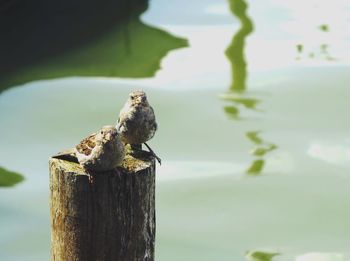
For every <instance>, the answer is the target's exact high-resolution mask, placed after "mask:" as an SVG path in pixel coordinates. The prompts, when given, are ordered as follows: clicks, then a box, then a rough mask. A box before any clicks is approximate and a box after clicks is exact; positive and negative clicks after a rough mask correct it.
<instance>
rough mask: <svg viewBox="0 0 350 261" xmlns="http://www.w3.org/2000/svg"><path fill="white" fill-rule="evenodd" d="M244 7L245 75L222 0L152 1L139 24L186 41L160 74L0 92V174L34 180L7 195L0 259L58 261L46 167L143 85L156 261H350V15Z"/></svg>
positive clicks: (338, 6)
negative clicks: (268, 254) (150, 127)
mask: <svg viewBox="0 0 350 261" xmlns="http://www.w3.org/2000/svg"><path fill="white" fill-rule="evenodd" d="M237 2H242V1H238V0H237ZM232 3H234V2H232ZM248 4H249V5H248V9H247V12H246V13H245V16H247V17H248V18H249V19H251V22H252V23H253V25H254V31H253V32H251V33H250V34H244V35H243V42H244V43H245V44H244V45H243V48H241V49H239V48H238V50H239V52H238V51H237V54H235V55H236V56H235V55H233V57H237V55H238V57H241V58H242V59H243V64H246V66H242V61H241V63H239V62H238V63H236V61H237V60H238V61H239V59H237V58H236V59H230V58H232V55H231V56H230V54H229V52H228V51H226V50H228V48H229V47H230V46H231V48H232V46H233V45H232V42H233V39H234V38H235V37H236V39H237V35H238V34H237V33H239V31H240V28H241V25H240V23H239V21H238V19H237V18H235V17H234V16H233V15H232V13H231V11H230V9H229V4H228V3H227V2H226V1H209V0H206V1H191V2H190V3H187V2H186V1H176V3H175V2H172V3H168V2H165V1H162V0H154V1H152V2H151V6H150V8H149V10H148V11H147V13H146V14H144V15H143V17H142V20H143V21H145V22H146V23H149V24H153V25H157V26H158V27H160V28H162V29H164V30H167V31H169V32H171V33H172V34H174V35H178V36H181V37H184V38H187V39H188V42H189V47H188V48H184V49H180V50H176V51H173V52H171V53H169V54H168V55H167V56H166V58H165V59H164V60H162V63H161V65H160V67H161V69H160V70H159V71H158V72H157V73H156V75H155V77H153V78H147V79H133V78H123V79H122V78H101V77H97V78H83V77H75V78H66V79H55V80H48V81H36V82H32V83H28V84H25V85H23V86H20V87H18V88H12V89H10V90H8V91H6V92H3V93H2V94H1V95H0V118H1V126H2V127H1V129H0V134H1V135H0V137H1V145H2V146H1V149H0V159H1V161H0V165H1V166H2V167H4V168H6V169H9V170H12V171H15V172H18V173H21V174H23V176H24V177H25V181H24V182H22V183H19V184H18V185H16V186H15V187H14V188H7V189H5V188H2V189H1V190H0V195H1V197H0V213H1V218H0V227H1V236H0V246H1V247H0V259H1V260H24V259H25V260H47V259H49V241H50V238H49V237H50V234H49V233H50V231H49V210H48V170H47V169H48V166H47V159H48V157H49V156H50V155H52V154H53V153H55V152H57V151H59V150H61V149H64V148H68V147H71V146H72V145H73V144H75V143H76V142H77V141H79V140H80V139H81V138H83V137H84V136H86V135H87V134H89V133H90V132H93V131H95V130H97V129H98V128H99V127H100V126H102V125H105V124H112V123H114V122H115V121H116V120H117V113H118V111H119V109H120V108H121V107H122V105H123V103H124V100H125V99H126V97H127V94H128V92H129V91H130V90H132V89H135V88H143V89H144V90H146V92H147V93H148V96H149V100H150V102H151V103H152V105H153V107H154V109H155V111H156V113H157V118H158V121H159V124H160V129H159V132H158V133H157V135H156V137H155V138H154V139H153V140H152V141H151V142H150V144H151V145H152V147H153V148H154V149H155V150H156V152H157V154H159V155H160V156H161V157H162V159H163V161H164V164H163V165H162V166H160V167H158V169H157V195H156V199H157V202H156V204H157V242H156V243H157V248H156V256H157V260H245V258H244V255H245V253H246V251H248V250H255V249H266V250H270V251H277V252H280V253H281V255H280V256H276V257H275V258H274V259H273V260H297V261H301V260H302V261H305V260H308V261H310V260H319V261H320V260H328V261H329V260H334V261H338V260H349V255H350V251H349V243H350V242H349V241H350V237H349V235H350V228H349V226H347V222H348V220H349V218H350V211H349V210H348V207H347V206H348V205H349V203H350V200H349V198H350V197H349V196H350V193H349V189H348V184H349V181H350V180H349V175H348V170H349V167H350V163H349V162H350V161H349V158H350V139H349V136H348V130H349V127H350V123H349V121H347V111H348V99H347V97H349V95H350V90H349V88H348V84H347V83H348V82H349V80H350V76H348V64H349V61H350V56H349V51H348V50H350V49H349V48H348V47H349V43H350V42H349V39H350V38H349V33H348V32H347V31H346V30H344V28H347V26H349V21H348V19H347V18H346V17H347V16H348V14H349V10H350V9H349V7H350V6H349V4H348V3H347V2H346V1H345V0H344V1H341V0H337V1H335V2H332V3H328V2H326V1H322V4H321V3H320V2H319V1H318V2H317V1H311V0H310V1H307V2H301V1H297V2H296V1H275V0H269V1H268V0H266V1H261V2H256V1H255V2H253V1H250V2H248ZM187 5H188V8H184V6H187ZM178 13H181V14H182V15H181V16H179V15H176V14H178ZM334 14H337V15H336V16H335V15H334ZM323 24H327V26H328V27H329V31H328V32H325V31H324V30H321V29H319V26H321V25H323ZM243 26H244V23H243ZM238 39H241V40H240V41H242V37H241V38H239V37H238ZM324 44H326V45H327V47H326V50H325V47H324ZM299 45H301V46H302V48H301V47H300V46H299ZM321 46H323V47H322V48H321ZM234 49H235V50H237V47H234ZM225 52H226V54H225ZM325 52H326V53H325ZM311 53H313V55H311ZM330 58H332V59H330ZM242 59H241V60H242ZM232 60H234V61H232ZM234 68H238V73H237V72H236V74H235V69H234ZM242 71H243V74H242ZM244 74H245V75H246V76H244ZM235 75H238V76H235ZM242 75H243V80H240V81H239V80H237V79H239V77H241V76H242ZM271 146H273V147H271ZM269 148H270V149H269ZM271 148H273V149H271ZM252 151H253V153H251V152H252ZM261 151H262V152H261ZM254 152H255V153H254ZM256 161H260V162H261V163H263V164H262V165H261V166H260V168H259V166H258V167H255V168H253V171H251V172H250V173H247V170H248V169H251V166H252V164H254V162H256ZM312 252H315V253H316V254H310V253H312ZM308 253H309V254H308Z"/></svg>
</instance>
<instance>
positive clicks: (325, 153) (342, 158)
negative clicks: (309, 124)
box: [307, 142, 350, 166]
mask: <svg viewBox="0 0 350 261" xmlns="http://www.w3.org/2000/svg"><path fill="white" fill-rule="evenodd" d="M307 154H308V155H309V156H310V157H312V158H315V159H319V160H323V161H325V162H327V163H330V164H334V165H339V166H349V165H350V144H346V143H345V144H342V145H339V144H334V143H326V142H313V143H312V144H311V145H310V146H309V149H308V150H307Z"/></svg>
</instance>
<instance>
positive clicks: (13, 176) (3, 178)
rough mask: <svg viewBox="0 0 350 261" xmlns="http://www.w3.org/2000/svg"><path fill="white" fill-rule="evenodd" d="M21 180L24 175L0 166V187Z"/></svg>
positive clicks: (8, 185) (11, 184) (10, 185)
mask: <svg viewBox="0 0 350 261" xmlns="http://www.w3.org/2000/svg"><path fill="white" fill-rule="evenodd" d="M23 180H24V177H23V176H22V175H21V174H19V173H16V172H11V171H8V170H6V169H4V168H2V167H0V187H12V186H14V185H16V184H17V183H20V182H22V181H23Z"/></svg>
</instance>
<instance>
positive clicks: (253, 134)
mask: <svg viewBox="0 0 350 261" xmlns="http://www.w3.org/2000/svg"><path fill="white" fill-rule="evenodd" d="M260 133H261V131H248V132H247V133H246V134H245V135H246V136H247V138H248V139H249V140H250V141H251V142H253V143H254V144H262V143H263V140H262V139H261V138H260V137H259V134H260Z"/></svg>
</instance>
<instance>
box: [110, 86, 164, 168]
mask: <svg viewBox="0 0 350 261" xmlns="http://www.w3.org/2000/svg"><path fill="white" fill-rule="evenodd" d="M116 128H117V130H118V132H119V135H120V137H121V139H122V141H123V142H125V143H127V144H130V146H131V148H132V149H133V150H136V151H140V150H141V149H142V144H145V145H146V147H147V148H148V149H149V151H150V154H151V155H152V156H153V157H155V158H156V159H157V161H158V162H159V164H161V159H160V158H159V157H158V156H157V155H156V154H155V153H154V152H153V150H152V149H151V148H150V146H149V145H148V144H147V143H146V142H147V141H148V140H150V139H152V138H153V136H154V134H155V133H156V131H157V128H158V125H157V121H156V117H155V114H154V110H153V108H152V106H151V105H150V104H149V103H148V100H147V96H146V93H145V92H143V91H133V92H131V93H130V94H129V98H128V100H127V101H126V103H125V105H124V107H123V108H122V110H121V111H120V113H119V119H118V122H117V125H116Z"/></svg>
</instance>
